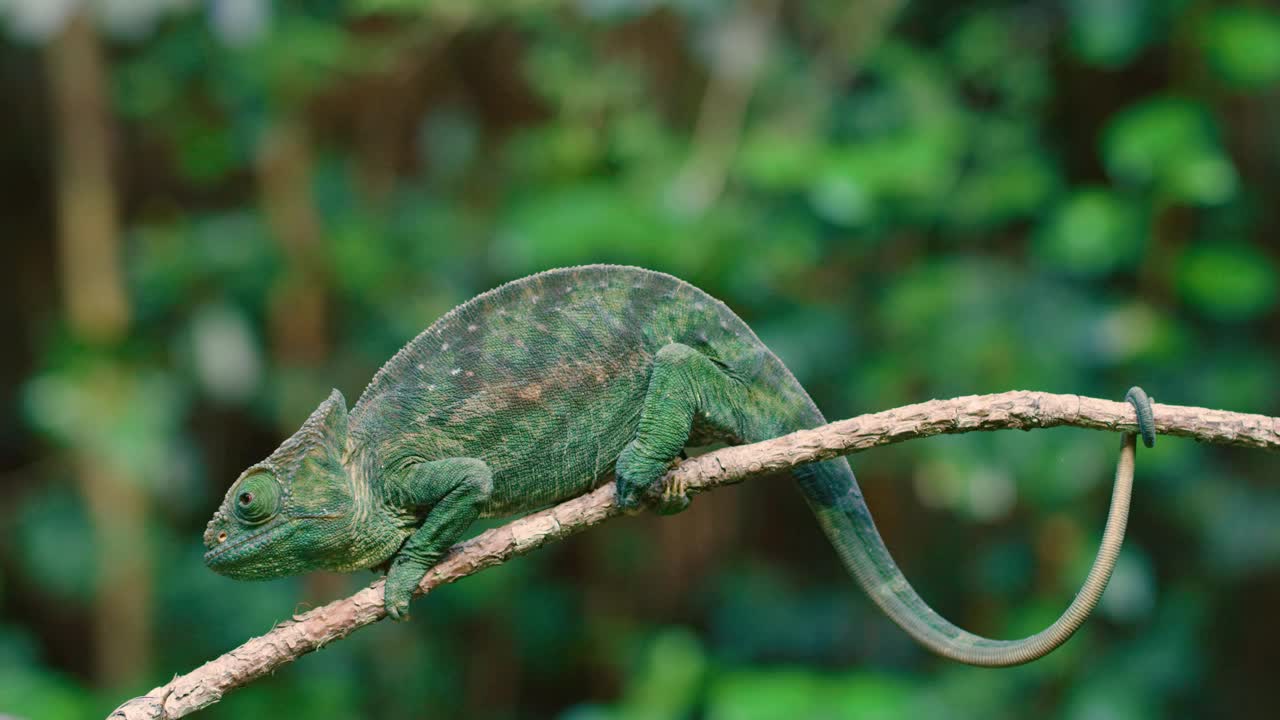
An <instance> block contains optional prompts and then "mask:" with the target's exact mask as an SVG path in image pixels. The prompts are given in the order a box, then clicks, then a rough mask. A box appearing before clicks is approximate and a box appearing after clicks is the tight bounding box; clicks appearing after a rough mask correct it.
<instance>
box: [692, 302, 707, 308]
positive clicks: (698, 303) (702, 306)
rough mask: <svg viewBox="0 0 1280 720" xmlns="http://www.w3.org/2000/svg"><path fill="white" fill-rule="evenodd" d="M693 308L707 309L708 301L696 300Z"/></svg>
mask: <svg viewBox="0 0 1280 720" xmlns="http://www.w3.org/2000/svg"><path fill="white" fill-rule="evenodd" d="M693 309H694V310H706V309H707V304H706V303H700V302H696V303H694V304H693Z"/></svg>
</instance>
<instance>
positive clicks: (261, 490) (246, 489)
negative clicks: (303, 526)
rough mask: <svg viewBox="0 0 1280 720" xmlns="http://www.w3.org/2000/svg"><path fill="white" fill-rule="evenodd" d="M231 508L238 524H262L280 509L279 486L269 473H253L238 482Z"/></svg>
mask: <svg viewBox="0 0 1280 720" xmlns="http://www.w3.org/2000/svg"><path fill="white" fill-rule="evenodd" d="M233 507H234V508H235V515H236V519H238V520H239V521H240V522H242V523H244V524H246V525H259V524H261V523H264V522H266V521H268V520H270V519H271V518H272V517H273V516H275V514H276V512H277V511H279V509H280V484H279V483H278V482H276V479H275V478H274V477H272V476H271V475H270V474H269V473H254V474H253V475H250V476H248V477H246V478H245V479H244V480H241V481H240V484H239V486H238V487H237V488H236V502H235V505H233Z"/></svg>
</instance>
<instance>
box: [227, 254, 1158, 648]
mask: <svg viewBox="0 0 1280 720" xmlns="http://www.w3.org/2000/svg"><path fill="white" fill-rule="evenodd" d="M1137 392H1139V393H1140V391H1137ZM1142 399H1143V400H1144V401H1145V395H1143V396H1142ZM1135 406H1138V403H1136V402H1135ZM1138 407H1139V410H1140V413H1139V415H1140V416H1141V415H1142V413H1141V410H1142V407H1141V406H1138ZM1146 407H1148V408H1149V407H1150V406H1149V404H1148V405H1147V406H1146ZM825 422H826V421H825V420H824V418H823V417H822V414H821V413H820V412H819V411H818V409H817V407H816V406H815V405H814V403H813V401H812V400H810V399H809V396H808V395H807V394H806V393H805V391H804V389H803V388H802V387H801V386H800V384H799V383H798V382H797V381H796V380H795V378H794V377H793V376H792V375H791V373H790V371H788V370H787V368H786V367H785V366H784V365H783V364H782V362H781V361H780V360H779V359H778V358H777V357H776V356H774V354H773V353H772V352H770V351H769V349H768V348H766V347H765V346H764V344H763V343H761V342H760V340H759V339H758V338H757V337H756V336H755V334H754V333H753V332H752V331H751V329H750V328H748V327H747V325H746V324H745V323H744V322H743V321H742V320H740V319H739V318H738V317H737V316H736V315H735V314H734V313H733V312H732V311H731V310H729V308H728V307H726V306H725V305H724V304H723V303H721V302H719V301H718V300H715V299H714V298H712V297H711V296H709V295H707V294H706V293H705V292H703V291H701V290H699V289H698V288H696V287H694V286H692V285H690V284H688V283H685V282H683V281H681V280H679V279H677V278H675V277H672V276H670V275H665V274H662V273H658V272H653V271H650V270H644V269H640V268H632V267H621V266H610V265H590V266H584V267H576V268H565V269H558V270H550V271H547V272H543V273H539V274H537V275H532V276H529V277H526V278H522V279H519V280H515V281H513V282H510V283H507V284H506V285H503V286H501V287H499V288H496V289H494V290H491V291H489V292H486V293H484V294H482V295H479V296H477V297H475V298H473V299H472V300H470V301H468V302H466V303H464V304H462V305H460V306H458V307H457V308H455V309H454V310H452V311H450V312H449V313H448V314H447V315H445V316H444V317H442V318H441V319H440V320H438V321H437V322H435V323H434V324H432V325H431V326H430V327H428V328H427V329H426V330H425V331H423V332H422V334H420V335H419V336H418V337H417V338H415V339H414V340H413V341H412V342H410V343H409V344H408V345H406V346H405V347H404V348H403V349H401V350H400V352H399V353H397V354H396V355H395V357H393V358H392V359H391V360H390V361H389V362H387V364H386V365H385V366H383V367H382V369H381V370H379V371H378V373H377V375H375V376H374V378H373V381H372V382H371V383H370V384H369V386H368V388H367V389H366V390H365V391H364V394H362V395H361V396H360V399H359V400H358V401H357V402H356V404H355V406H354V407H353V408H352V409H351V410H350V412H348V410H347V405H346V401H345V400H344V399H343V396H342V394H341V393H340V392H338V391H337V390H334V391H333V393H332V394H331V395H330V396H329V398H328V399H327V400H325V401H324V402H323V403H321V404H320V406H319V407H318V408H317V409H316V410H315V412H313V413H312V415H311V417H310V418H308V419H307V421H306V422H305V423H304V424H303V425H302V427H301V429H299V430H298V431H297V432H296V433H295V434H294V435H293V436H292V437H290V438H289V439H287V440H286V441H285V442H284V443H283V444H282V445H281V446H280V447H279V448H278V449H277V450H276V451H275V452H274V453H272V454H271V455H270V457H268V458H267V459H265V460H263V461H262V462H260V463H258V464H256V465H254V466H252V467H250V468H249V469H248V470H246V471H244V473H243V474H242V475H241V476H240V478H239V479H237V480H236V482H235V483H234V484H233V485H232V487H231V488H230V489H229V490H228V492H227V494H226V497H225V499H224V500H223V502H222V505H221V507H220V508H219V509H218V511H217V512H216V513H215V514H214V516H213V519H212V520H211V521H210V522H209V526H208V529H207V530H206V532H205V534H204V542H205V545H206V546H207V547H208V552H207V553H206V554H205V562H206V563H207V564H208V566H209V567H210V568H212V569H213V570H215V571H217V572H219V573H222V574H224V575H228V576H231V577H236V578H246V579H254V578H273V577H279V576H284V575H290V574H296V573H302V572H306V571H310V570H318V569H327V570H339V571H351V570H356V569H361V568H377V567H380V566H382V567H386V568H387V578H386V586H385V588H386V589H385V606H386V611H387V613H388V615H390V616H391V617H392V618H395V619H402V618H403V617H405V616H406V614H407V612H408V607H409V600H410V598H411V596H412V594H413V591H414V589H415V588H416V586H417V585H418V583H419V581H420V580H421V579H422V577H423V576H424V575H425V574H426V572H427V571H428V570H429V569H430V568H431V566H432V565H434V564H435V563H436V562H437V561H438V560H439V559H440V558H441V556H442V555H443V554H444V553H445V551H447V550H448V549H449V547H450V546H451V545H452V544H453V543H455V542H456V541H457V540H459V539H460V538H461V537H462V535H463V533H464V532H465V531H466V529H467V527H468V526H469V525H470V524H471V523H472V521H474V520H475V519H476V518H478V517H495V516H507V515H513V514H519V513H524V512H528V511H532V510H536V509H540V508H543V507H546V506H549V505H551V504H553V503H556V502H559V501H562V500H566V499H569V498H571V497H574V496H576V495H580V494H582V493H584V492H587V491H588V490H591V489H593V488H595V487H598V486H599V485H601V484H602V483H604V482H607V481H608V480H609V478H611V477H615V476H616V483H617V500H618V502H619V504H621V505H622V506H623V507H624V508H634V507H635V506H636V505H637V504H639V503H640V502H642V500H643V499H644V498H645V497H646V491H648V490H649V488H650V486H651V485H653V484H654V483H655V482H658V481H659V480H660V479H661V478H662V477H663V476H664V475H665V474H666V472H667V471H668V469H670V467H671V466H672V463H673V462H674V461H675V460H676V459H677V458H678V457H679V456H680V455H681V453H682V450H683V448H684V447H685V446H686V445H706V444H708V443H709V442H712V441H723V442H727V443H750V442H757V441H761V440H766V439H769V438H774V437H777V436H780V435H784V434H786V433H789V432H793V431H795V430H800V429H804V428H811V427H815V426H819V425H822V424H825ZM1149 426H1150V419H1149V415H1148V416H1146V427H1149ZM1144 431H1145V427H1144ZM1144 439H1148V438H1145V437H1144ZM1134 448H1135V444H1134V436H1133V435H1132V434H1125V435H1124V442H1123V444H1122V452H1121V456H1120V462H1119V464H1118V466H1117V471H1116V492H1115V495H1114V496H1113V504H1112V515H1113V518H1112V520H1113V521H1114V516H1115V515H1116V512H1117V511H1116V508H1117V503H1118V501H1119V500H1122V501H1123V503H1122V504H1123V508H1122V510H1124V511H1127V505H1128V485H1129V483H1131V481H1132V476H1133V457H1134ZM793 474H794V476H795V479H796V481H797V484H798V485H799V488H800V490H801V492H802V493H803V494H804V497H805V499H806V500H807V502H808V504H809V506H810V508H811V509H812V510H813V513H814V515H815V517H816V518H817V521H818V523H819V524H820V525H821V527H822V529H823V530H824V531H825V533H826V535H827V536H828V538H829V539H830V541H831V543H832V545H834V546H835V549H836V551H837V553H838V554H839V556H840V559H841V560H842V561H843V562H844V564H845V566H846V567H847V568H848V569H849V571H850V572H851V574H852V575H853V576H854V578H855V579H856V580H857V582H858V584H859V585H861V586H862V588H863V589H864V590H865V591H866V592H867V593H868V594H869V595H870V596H871V598H872V599H873V600H874V601H875V602H876V604H878V605H879V606H880V607H881V608H882V609H883V610H884V611H885V612H886V613H887V614H888V615H889V617H890V618H892V619H893V620H894V622H896V623H897V624H898V625H899V626H901V627H902V628H903V629H904V630H906V631H907V632H908V633H909V634H910V635H912V636H913V637H914V638H915V639H916V640H918V641H920V642H921V643H922V644H923V645H925V646H926V647H928V648H929V649H931V650H933V651H935V652H937V653H939V654H941V655H944V656H946V657H949V658H953V659H956V660H960V661H962V662H966V663H971V664H976V665H988V666H1000V665H1012V664H1017V663H1022V662H1026V661H1028V660H1032V659H1034V658H1037V657H1040V656H1042V655H1044V654H1046V653H1048V652H1049V651H1050V650H1052V649H1053V648H1055V647H1057V646H1058V645H1060V644H1061V643H1062V642H1065V641H1066V639H1067V638H1068V637H1069V636H1070V635H1071V634H1072V633H1073V632H1074V631H1075V629H1076V628H1077V627H1079V625H1080V624H1081V623H1082V622H1083V621H1084V619H1085V617H1087V616H1088V614H1089V612H1090V611H1091V610H1092V608H1093V605H1094V604H1095V603H1096V601H1097V598H1098V596H1100V595H1101V593H1102V589H1103V588H1104V587H1105V585H1106V582H1107V579H1108V578H1109V576H1110V571H1111V566H1112V565H1113V564H1114V561H1115V554H1116V552H1118V549H1119V540H1118V539H1116V538H1115V535H1116V528H1115V527H1114V523H1113V522H1112V521H1109V522H1108V527H1107V532H1108V533H1110V534H1111V536H1112V540H1114V542H1113V543H1112V545H1110V546H1108V545H1107V542H1106V539H1105V538H1104V543H1103V545H1104V547H1103V548H1102V549H1100V551H1099V555H1098V559H1097V560H1096V561H1095V565H1094V569H1093V571H1092V572H1091V573H1090V575H1089V578H1088V579H1087V580H1086V582H1085V585H1084V586H1083V587H1082V589H1081V591H1080V593H1079V594H1078V595H1077V597H1076V599H1075V602H1073V603H1072V604H1071V606H1070V607H1069V608H1068V609H1067V611H1066V612H1065V613H1064V614H1063V616H1062V617H1060V618H1059V619H1058V620H1057V621H1056V622H1055V623H1054V624H1053V625H1051V626H1049V628H1047V629H1046V630H1044V631H1042V632H1040V633H1038V634H1036V635H1033V636H1030V637H1027V638H1023V639H1021V640H1012V641H1005V640H990V639H987V638H983V637H980V636H977V635H973V634H970V633H968V632H966V631H964V630H962V629H960V628H958V627H956V626H955V625H953V624H951V623H950V622H948V621H947V620H945V619H944V618H942V617H941V616H940V615H938V614H937V613H936V612H934V611H933V610H932V609H931V608H930V607H929V606H928V605H927V604H926V603H925V602H924V601H923V600H922V599H921V598H920V596H919V595H917V594H916V592H915V590H914V589H912V587H911V585H910V584H908V582H907V581H906V578H905V577H903V575H902V573H901V571H900V570H899V569H898V567H897V566H896V565H895V563H894V561H893V559H892V557H891V556H890V554H889V551H888V549H887V548H886V547H885V545H884V542H883V541H882V540H881V538H880V535H879V533H878V532H877V530H876V527H875V524H874V523H873V522H872V519H871V515H870V513H869V512H868V510H867V506H866V503H865V502H864V501H863V497H862V494H861V491H860V490H859V488H858V485H857V482H856V481H855V479H854V475H853V472H852V471H851V470H850V468H849V464H848V462H847V461H846V460H845V459H844V458H843V457H840V458H836V459H833V460H827V461H824V462H819V463H813V464H810V465H804V466H800V467H797V468H795V469H794V471H793ZM1122 489H1123V490H1124V492H1123V493H1122V492H1121V491H1122ZM1122 495H1123V497H1121V496H1122ZM688 503H689V499H688V497H687V496H684V495H679V494H675V493H672V492H666V493H663V494H662V495H661V499H660V500H658V501H657V504H658V507H657V509H658V510H659V511H662V512H676V511H679V510H681V509H683V508H684V507H686V506H687V505H688ZM1124 522H1125V517H1124V512H1121V513H1120V516H1119V530H1118V532H1119V536H1120V537H1121V538H1122V537H1123V532H1124V530H1123V526H1124Z"/></svg>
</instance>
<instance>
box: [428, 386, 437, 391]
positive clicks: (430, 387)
mask: <svg viewBox="0 0 1280 720" xmlns="http://www.w3.org/2000/svg"><path fill="white" fill-rule="evenodd" d="M435 390H436V386H435V385H428V386H427V392H435Z"/></svg>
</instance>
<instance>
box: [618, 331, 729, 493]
mask: <svg viewBox="0 0 1280 720" xmlns="http://www.w3.org/2000/svg"><path fill="white" fill-rule="evenodd" d="M746 402H747V390H746V388H745V387H744V386H743V385H742V383H741V382H740V381H738V380H735V379H734V378H733V377H731V376H729V375H728V374H726V373H725V371H724V369H723V368H722V367H721V366H720V365H719V364H717V363H716V362H715V361H714V360H712V359H711V358H710V357H708V356H706V355H704V354H702V353H701V352H698V351H697V350H695V349H693V348H691V347H689V346H688V345H682V344H680V343H672V344H670V345H666V346H664V347H663V348H662V349H661V350H659V351H658V353H657V355H656V356H655V357H654V363H653V370H652V371H651V372H650V375H649V388H648V391H647V392H646V393H645V397H644V405H643V407H642V408H641V411H640V422H639V426H638V427H637V429H636V434H635V437H634V438H633V439H632V440H631V442H629V443H627V445H626V447H624V448H623V449H622V453H621V454H619V455H618V461H617V468H616V469H617V472H616V475H617V490H618V492H617V497H618V504H619V505H620V506H622V507H623V508H627V509H630V508H633V507H635V506H636V505H638V504H639V503H640V500H641V498H642V497H643V495H644V493H645V491H646V490H648V488H649V486H650V485H652V484H653V483H655V482H657V481H658V480H660V479H661V478H662V476H663V475H665V474H666V472H667V470H668V469H670V467H671V464H672V462H673V461H674V460H675V459H676V458H678V457H680V455H681V453H682V452H683V450H684V446H685V444H687V443H688V442H689V434H690V432H691V431H692V429H693V427H694V423H695V422H697V423H698V424H699V427H700V428H706V429H709V430H711V431H712V433H713V434H715V435H719V436H722V437H724V438H740V437H742V436H743V435H744V429H745V423H746V419H745V416H744V414H743V412H742V408H743V407H744V406H745V405H746ZM688 506H689V496H688V495H687V494H685V493H683V492H680V491H679V489H675V490H673V491H671V492H668V493H666V494H664V496H663V497H662V498H661V500H660V502H659V503H658V506H657V508H656V509H657V510H658V512H660V513H663V514H671V513H676V512H680V511H681V510H683V509H685V508H686V507H688Z"/></svg>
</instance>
